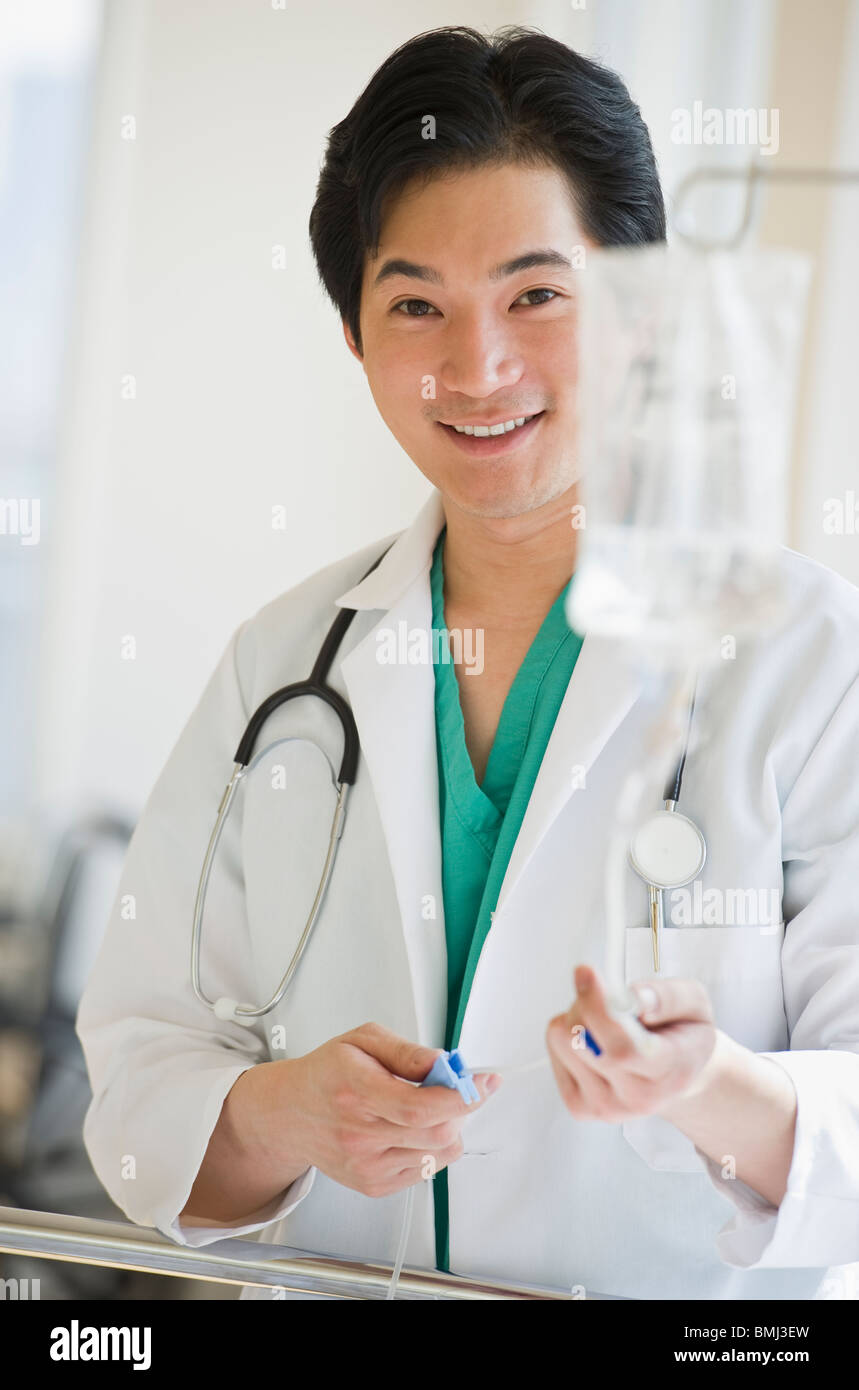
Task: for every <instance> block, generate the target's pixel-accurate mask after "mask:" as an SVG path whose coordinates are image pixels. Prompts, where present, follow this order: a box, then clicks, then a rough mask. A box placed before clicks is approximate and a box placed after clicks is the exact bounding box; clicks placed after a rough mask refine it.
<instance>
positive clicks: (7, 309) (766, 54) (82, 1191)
mask: <svg viewBox="0 0 859 1390" xmlns="http://www.w3.org/2000/svg"><path fill="white" fill-rule="evenodd" d="M507 23H519V24H526V25H532V26H535V27H537V28H539V29H542V30H543V31H544V32H546V33H548V34H551V35H552V36H554V37H556V38H559V39H561V40H563V41H564V42H566V43H568V44H569V45H570V46H571V47H574V48H577V49H579V50H580V51H581V52H583V53H585V54H588V55H590V56H594V57H597V58H598V59H600V60H601V61H603V62H605V63H606V64H608V65H609V66H610V67H613V68H615V69H616V70H617V71H619V72H620V74H621V75H622V76H623V78H624V79H625V81H626V82H627V85H628V86H629V88H630V90H631V92H632V94H633V96H634V98H635V99H636V100H637V101H638V103H639V105H640V106H641V109H642V113H643V115H644V118H645V120H646V122H647V124H648V126H649V128H650V131H651V136H652V139H653V144H654V147H655V150H656V154H657V159H658V162H659V167H660V171H661V175H662V179H663V186H664V189H665V194H666V199H667V202H668V205H669V213H670V217H671V225H672V232H671V239H672V241H675V240H676V239H677V235H678V231H679V229H680V228H681V227H682V228H685V230H686V231H690V230H691V231H693V232H695V233H696V234H698V235H703V236H707V237H715V236H720V237H725V238H730V237H731V236H732V235H733V233H734V232H735V231H736V229H737V228H738V227H739V226H740V224H741V221H742V217H743V199H744V190H743V185H742V183H741V182H738V183H735V184H730V183H726V182H717V183H712V184H707V185H704V184H701V185H699V186H698V188H697V190H692V191H690V192H689V193H688V195H687V194H683V195H682V196H681V197H680V198H679V201H678V194H680V192H681V188H682V185H683V181H684V179H686V178H687V176H688V175H690V174H691V173H692V172H693V171H695V170H705V171H706V170H710V169H713V168H719V169H726V168H734V169H736V170H738V171H741V170H744V169H745V168H746V167H747V166H748V164H749V162H750V161H754V162H755V163H756V164H757V165H758V166H759V167H760V168H762V169H766V170H768V171H775V170H782V171H790V170H795V169H800V170H806V171H813V172H816V173H818V174H819V172H820V171H830V172H832V171H836V172H837V171H842V173H844V174H848V175H849V174H850V173H851V172H852V173H853V174H854V175H855V171H856V170H859V0H826V4H822V5H808V4H807V3H800V0H755V3H754V4H749V3H747V0H582V3H577V2H576V0H572V3H571V0H566V3H564V0H552V2H551V3H550V2H549V0H543V3H538V2H537V0H535V3H525V0H521V3H504V0H486V3H478V2H477V0H460V2H459V3H437V2H436V0H432V3H426V0H421V3H420V4H418V3H415V0H397V3H396V4H394V3H392V0H384V2H382V0H362V3H361V4H360V5H353V4H348V3H346V0H317V3H315V4H313V5H300V6H298V5H292V4H289V3H285V2H284V0H106V3H103V4H100V3H96V0H11V2H10V0H0V718H2V742H0V747H2V776H0V1205H7V1206H22V1207H27V1208H32V1209H39V1210H43V1211H52V1212H66V1213H70V1214H74V1215H83V1216H93V1217H106V1218H108V1219H117V1218H119V1217H120V1216H121V1213H119V1212H118V1211H117V1209H116V1208H115V1207H114V1206H113V1204H112V1203H111V1202H110V1200H109V1199H108V1198H107V1196H106V1195H105V1193H104V1192H103V1190H102V1189H101V1186H100V1184H99V1183H98V1180H97V1179H96V1178H95V1176H94V1174H93V1173H92V1170H91V1168H90V1165H89V1162H88V1159H87V1157H86V1154H85V1151H84V1149H83V1145H82V1141H81V1126H82V1122H83V1116H84V1112H85V1110H86V1107H87V1104H88V1101H89V1092H88V1085H87V1078H86V1070H85V1067H84V1064H83V1058H82V1056H81V1053H80V1049H79V1046H78V1043H77V1039H76V1037H75V1034H74V1017H75V1012H76V1008H77V1001H78V998H79V995H80V991H81V988H82V985H83V981H84V980H85V978H86V975H87V972H88V970H89V967H90V964H91V962H92V959H93V956H94V953H95V951H96V950H97V948H98V945H99V941H100V938H101V934H102V932H103V930H104V926H105V924H106V921H107V918H108V914H109V912H110V908H111V904H112V901H113V897H114V894H115V891H116V884H117V880H118V876H119V871H120V867H121V864H122V858H123V854H124V850H125V846H126V844H127V840H128V837H129V835H130V833H131V830H132V829H133V826H134V823H135V820H136V818H137V816H138V815H139V813H140V811H141V809H142V807H143V804H144V802H145V800H146V797H147V795H148V793H149V790H150V788H151V786H152V784H153V782H154V780H155V778H156V776H157V774H158V773H159V771H160V770H161V767H162V766H163V764H164V762H165V760H166V758H167V757H168V755H169V753H170V750H171V748H172V747H173V744H174V742H175V740H176V738H177V737H178V734H179V732H180V730H181V728H182V727H183V725H184V723H185V721H186V720H187V718H188V716H189V714H190V712H191V710H192V708H193V706H194V705H195V703H196V701H197V699H198V698H199V695H200V693H201V691H202V689H203V686H204V685H205V683H206V681H207V680H208V678H209V675H210V674H211V671H212V669H213V667H214V665H215V662H216V661H217V659H218V657H219V656H220V654H221V652H222V651H223V648H224V646H225V645H226V643H227V640H228V639H229V637H230V635H231V633H232V632H233V630H234V629H235V628H236V627H237V626H238V624H239V623H240V622H242V621H243V620H244V619H245V618H246V617H248V616H249V615H250V614H252V613H254V612H255V611H256V610H257V609H258V608H259V607H260V606H262V605H263V604H265V603H267V602H268V601H269V600H270V599H272V598H273V597H274V596H275V595H276V594H278V593H280V592H282V591H283V590H285V589H288V588H290V587H292V586H293V585H294V584H296V583H298V582H299V581H300V580H301V579H303V578H304V577H305V576H306V575H308V574H310V573H311V572H313V571H315V570H317V569H319V568H321V567H322V566H324V565H326V564H328V563H330V562H331V561H333V560H334V559H336V558H338V557H339V556H342V555H345V554H347V553H349V552H350V551H353V550H355V549H357V548H358V547H359V546H362V545H364V544H365V543H368V542H370V541H372V540H373V539H375V538H376V537H382V536H384V535H386V534H388V533H390V532H392V531H394V530H397V529H399V528H401V527H403V526H406V525H407V524H408V523H409V522H410V520H411V519H412V517H413V516H414V514H415V512H416V511H417V509H418V508H419V506H420V504H421V503H422V501H423V499H424V497H425V496H426V494H427V492H428V484H427V482H426V481H425V479H424V478H423V477H422V476H421V474H420V473H419V472H418V470H417V468H416V467H415V466H414V465H413V464H412V462H411V461H410V460H409V459H408V458H407V457H406V456H405V455H404V454H403V453H402V452H401V450H400V449H399V446H398V445H397V444H396V442H395V441H394V439H393V438H392V437H391V435H390V434H389V433H388V431H387V429H386V427H385V426H384V425H383V423H382V421H381V419H380V418H379V417H378V416H377V414H376V411H375V406H374V405H373V402H372V399H371V397H370V395H369V392H368V391H367V389H366V387H365V382H364V378H363V374H362V372H361V369H360V367H359V365H358V364H357V363H356V362H355V360H354V359H353V358H352V357H351V355H350V354H349V353H348V351H347V349H346V347H345V344H344V343H343V339H342V334H341V329H340V324H339V321H338V319H337V317H336V314H335V313H334V311H333V309H332V308H331V306H330V305H329V304H328V303H327V301H326V300H325V299H324V297H323V294H322V291H321V289H320V287H319V285H318V282H317V279H316V273H315V267H314V265H313V262H312V258H311V254H310V247H309V243H308V237H307V219H308V215H309V212H310V207H311V205H312V201H313V197H314V191H315V184H316V177H317V174H318V170H319V166H320V162H321V158H322V153H323V149H324V142H325V138H326V135H327V132H328V130H329V129H330V127H331V126H332V125H333V124H334V123H335V122H337V121H338V120H340V119H341V118H342V117H343V116H344V115H345V113H346V112H347V111H348V109H349V107H350V106H351V104H352V102H353V101H354V99H355V98H356V97H357V95H358V94H359V92H360V91H361V90H362V88H363V87H364V86H365V84H366V82H367V81H368V79H369V78H370V76H371V75H372V73H373V71H374V70H375V69H376V68H377V67H378V65H379V64H380V63H381V62H382V61H383V60H384V58H385V57H386V56H387V55H388V54H389V53H390V52H391V50H392V49H394V48H395V47H396V46H397V45H398V44H400V43H402V42H403V41H404V40H406V39H407V38H409V37H411V36H413V35H414V34H417V33H419V32H422V31H423V30H426V29H430V28H435V27H436V26H438V25H442V24H468V25H471V26H473V27H475V28H479V29H483V30H492V29H495V28H497V27H499V26H500V25H503V24H507ZM696 104H699V108H698V109H707V108H717V109H718V110H720V111H726V110H728V109H729V108H732V109H735V108H743V109H745V110H754V111H756V112H760V113H762V114H763V113H766V115H767V124H766V127H765V128H766V132H767V139H768V143H769V148H768V149H766V150H764V151H762V150H761V149H760V148H759V146H758V147H755V148H751V147H750V146H749V145H748V144H742V143H739V142H735V143H733V144H731V143H713V144H709V143H706V142H704V141H703V140H701V139H699V140H698V142H697V143H694V142H692V143H683V142H681V140H679V139H678V138H677V136H678V130H679V129H680V127H679V125H678V118H677V112H678V111H686V112H689V113H690V115H691V116H692V117H693V119H694V112H695V109H696ZM774 115H775V116H776V123H774V121H773V116H774ZM773 137H777V138H773ZM744 244H747V245H749V246H754V245H771V246H789V247H795V248H798V249H800V250H802V251H805V252H806V253H808V254H809V255H810V256H811V257H812V258H813V261H814V276H813V280H812V287H811V294H810V299H809V309H808V317H807V327H806V334H805V342H804V348H803V356H802V370H801V373H800V386H799V394H798V399H797V404H796V427H795V442H794V448H793V457H792V465H791V489H790V498H789V515H790V521H789V533H788V534H787V535H786V537H785V539H786V541H787V543H788V544H789V545H790V546H792V547H793V548H795V549H797V550H801V551H803V552H805V553H806V554H808V555H811V556H812V557H814V558H816V559H818V560H820V561H822V562H823V563H824V564H827V565H829V566H831V567H832V568H833V569H835V570H838V571H839V572H841V573H842V574H844V575H845V576H846V577H847V578H848V579H850V580H851V581H852V582H853V583H859V510H857V501H859V495H857V494H859V470H857V468H856V458H855V440H856V438H857V435H859V429H857V426H859V420H857V414H859V409H858V408H857V399H858V398H859V393H857V391H856V389H855V386H854V382H853V375H854V371H855V362H856V360H857V353H856V346H857V342H856V329H855V325H856V323H857V320H859V274H857V267H856V255H855V248H856V246H857V244H859V186H857V183H856V182H855V179H854V180H853V181H851V180H850V179H849V178H844V179H843V180H841V181H839V180H838V179H833V178H827V179H825V180H820V179H815V178H810V179H806V178H803V179H798V180H795V179H793V178H791V179H789V180H785V181H783V182H774V181H762V182H761V183H760V186H759V191H758V195H757V196H756V198H755V200H754V203H753V205H752V207H751V209H750V218H749V226H748V229H747V231H746V233H745V242H744ZM280 506H282V507H283V508H284V509H285V516H286V524H285V526H284V527H282V528H275V527H274V526H273V525H272V516H273V509H275V508H278V507H280ZM839 507H840V511H839ZM833 515H834V516H836V517H837V516H838V515H840V516H841V517H842V524H841V525H840V527H839V526H838V525H837V524H836V525H835V526H833V525H832V522H831V519H832V517H833ZM827 517H828V518H829V521H827ZM132 641H133V645H134V658H133V659H128V656H129V651H130V649H131V642H132ZM27 1274H30V1275H31V1277H40V1278H41V1296H42V1297H43V1298H47V1297H51V1298H66V1297H83V1298H94V1299H113V1298H125V1297H143V1298H160V1297H165V1298H167V1297H169V1298H176V1297H189V1296H190V1297H194V1296H205V1297H216V1296H218V1286H216V1285H205V1286H200V1285H194V1284H190V1283H188V1282H187V1281H184V1280H170V1279H158V1278H157V1277H155V1276H147V1275H135V1274H128V1273H123V1274H120V1273H117V1272H115V1271H110V1270H99V1269H95V1268H87V1267H84V1266H80V1265H71V1264H69V1265H63V1264H58V1263H53V1264H50V1265H49V1264H48V1263H47V1262H41V1263H39V1264H38V1265H36V1264H35V1262H32V1261H26V1260H23V1259H18V1258H17V1257H13V1256H3V1255H0V1277H2V1276H6V1277H9V1276H11V1275H18V1276H21V1277H25V1276H26V1275H27ZM236 1293H237V1290H229V1289H225V1290H223V1292H222V1296H224V1297H235V1296H236Z"/></svg>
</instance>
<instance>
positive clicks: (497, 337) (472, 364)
mask: <svg viewBox="0 0 859 1390" xmlns="http://www.w3.org/2000/svg"><path fill="white" fill-rule="evenodd" d="M524 371H525V362H524V359H523V358H522V357H521V356H520V355H519V354H518V353H517V352H516V351H515V345H514V344H513V343H512V342H511V340H510V335H509V334H508V333H507V332H505V330H504V329H503V328H502V327H501V326H500V325H498V324H497V323H496V322H494V321H493V322H489V321H487V319H485V318H483V317H481V316H478V315H477V314H474V315H471V316H469V317H468V318H466V319H463V320H461V321H459V322H458V323H457V324H456V325H455V326H454V325H451V326H450V328H449V329H448V331H447V333H446V334H445V339H444V353H443V361H442V363H441V366H440V368H439V371H438V379H439V381H440V383H441V385H442V387H443V388H444V390H445V391H450V392H457V393H458V394H459V395H462V396H470V397H471V398H472V399H473V400H481V399H483V397H485V396H491V395H492V393H493V392H495V391H498V390H499V389H501V388H502V387H505V386H515V385H516V383H517V382H518V381H519V380H520V379H521V377H522V376H523V374H524Z"/></svg>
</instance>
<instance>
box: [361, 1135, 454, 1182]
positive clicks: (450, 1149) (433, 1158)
mask: <svg viewBox="0 0 859 1390" xmlns="http://www.w3.org/2000/svg"><path fill="white" fill-rule="evenodd" d="M463 1152H464V1149H463V1143H462V1140H461V1139H457V1140H456V1141H455V1142H454V1143H453V1144H446V1145H444V1146H443V1147H442V1148H439V1149H427V1150H426V1151H425V1152H424V1153H420V1151H419V1150H413V1149H386V1150H385V1152H384V1153H383V1154H382V1156H381V1157H382V1161H383V1162H384V1164H385V1167H386V1168H387V1167H388V1166H389V1165H390V1171H391V1174H392V1176H402V1175H403V1174H406V1173H412V1174H413V1175H414V1174H415V1173H416V1174H417V1176H418V1177H424V1178H431V1177H434V1176H435V1174H436V1173H440V1172H441V1170H442V1168H449V1167H450V1165H451V1163H456V1161H457V1159H458V1158H462V1155H463Z"/></svg>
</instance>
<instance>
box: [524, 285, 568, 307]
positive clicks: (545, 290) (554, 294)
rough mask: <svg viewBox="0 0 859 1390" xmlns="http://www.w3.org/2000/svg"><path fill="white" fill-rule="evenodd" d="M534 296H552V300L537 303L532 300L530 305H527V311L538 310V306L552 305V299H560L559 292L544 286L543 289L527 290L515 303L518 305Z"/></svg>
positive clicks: (537, 301)
mask: <svg viewBox="0 0 859 1390" xmlns="http://www.w3.org/2000/svg"><path fill="white" fill-rule="evenodd" d="M532 294H542V295H551V299H538V300H536V301H534V300H532V301H531V303H530V304H526V305H525V308H526V309H536V308H537V305H538V304H551V302H552V299H557V298H558V292H557V290H550V289H549V288H548V287H546V286H544V287H543V288H541V289H536V290H526V291H525V293H524V294H520V296H519V299H516V300H514V303H515V304H518V303H519V302H520V301H521V300H523V299H527V298H528V296H529V295H532Z"/></svg>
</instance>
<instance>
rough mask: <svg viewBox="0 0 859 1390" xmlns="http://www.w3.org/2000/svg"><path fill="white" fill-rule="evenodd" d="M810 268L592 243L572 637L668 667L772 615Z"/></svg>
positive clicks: (791, 258)
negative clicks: (609, 643) (606, 639)
mask: <svg viewBox="0 0 859 1390" xmlns="http://www.w3.org/2000/svg"><path fill="white" fill-rule="evenodd" d="M809 274H810V262H809V261H808V258H807V257H804V256H801V255H799V254H797V253H794V252H790V251H782V250H753V251H740V252H726V251H716V252H707V253H701V252H696V251H690V250H686V249H674V248H672V249H668V248H666V247H664V246H661V245H660V246H646V247H642V248H638V247H636V248H632V249H630V248H626V247H624V248H611V249H602V248H600V249H599V250H597V251H593V252H590V253H589V255H588V262H587V267H586V268H585V269H584V270H583V271H582V273H581V301H580V303H581V315H580V321H579V332H578V345H579V402H578V405H579V438H578V447H579V458H580V468H581V473H580V476H581V478H582V485H581V488H580V495H581V501H582V502H583V503H584V525H583V527H582V529H581V530H580V531H579V542H580V545H579V552H578V557H577V569H576V582H575V584H573V585H572V586H571V588H570V593H569V596H568V600H567V617H568V620H569V622H570V623H571V625H572V626H573V627H574V628H575V629H577V630H578V631H581V632H585V631H593V632H597V633H601V634H604V635H607V636H613V637H620V638H626V639H630V640H632V641H634V642H636V643H637V644H639V646H640V647H641V649H642V650H643V651H644V652H645V654H647V655H649V658H650V661H651V663H653V664H656V665H657V666H658V665H668V666H671V665H674V664H676V662H677V661H683V662H686V661H688V660H689V659H690V658H691V659H692V660H699V661H706V660H707V659H708V658H712V657H714V656H717V655H718V650H717V649H716V648H717V644H718V642H719V640H720V638H722V637H723V636H725V635H727V634H740V633H748V632H749V631H750V630H754V629H755V628H757V627H761V626H763V625H765V624H768V623H771V622H772V621H774V620H775V621H777V620H778V618H779V616H780V615H781V613H782V594H781V589H780V584H779V557H780V551H781V546H782V544H783V543H784V535H785V529H786V518H787V504H788V481H789V461H790V444H791V434H792V429H791V420H792V405H793V394H794V385H795V380H796V367H797V361H798V356H799V349H800V346H801V336H802V325H803V317H804V308H805V299H806V294H807V289H808V280H809ZM714 649H716V650H714Z"/></svg>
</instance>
